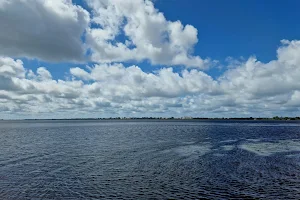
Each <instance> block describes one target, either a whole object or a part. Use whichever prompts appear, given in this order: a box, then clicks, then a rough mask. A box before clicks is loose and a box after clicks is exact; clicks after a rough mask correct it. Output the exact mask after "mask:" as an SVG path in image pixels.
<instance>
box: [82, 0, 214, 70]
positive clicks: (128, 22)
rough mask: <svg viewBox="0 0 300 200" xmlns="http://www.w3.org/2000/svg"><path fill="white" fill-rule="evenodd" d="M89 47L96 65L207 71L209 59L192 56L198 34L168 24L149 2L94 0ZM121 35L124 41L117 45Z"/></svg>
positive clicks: (88, 38) (190, 27) (186, 27)
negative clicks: (148, 65)
mask: <svg viewBox="0 0 300 200" xmlns="http://www.w3.org/2000/svg"><path fill="white" fill-rule="evenodd" d="M87 2H88V4H89V6H90V7H91V8H92V9H93V13H92V14H93V17H92V22H93V23H94V24H97V25H99V26H100V27H99V28H90V29H89V31H88V33H87V41H88V44H89V45H91V48H92V52H93V53H92V59H93V60H94V61H96V62H123V61H130V60H135V61H142V60H149V61H150V62H151V63H152V64H163V65H184V66H187V67H199V68H205V67H207V65H208V64H209V62H210V61H209V60H203V59H201V58H200V57H199V56H193V55H192V52H193V47H194V45H196V44H197V42H198V38H197V34H198V31H197V29H196V28H195V27H193V26H192V25H185V26H184V25H182V23H181V22H180V21H175V22H171V21H168V20H167V19H166V18H165V17H164V15H163V13H161V12H159V11H158V10H157V9H155V7H154V5H153V2H151V1H149V0H145V1H144V0H129V1H122V0H111V1H106V0H101V1H98V0H93V1H87ZM118 36H121V37H125V38H126V39H125V40H124V41H119V42H116V38H118Z"/></svg>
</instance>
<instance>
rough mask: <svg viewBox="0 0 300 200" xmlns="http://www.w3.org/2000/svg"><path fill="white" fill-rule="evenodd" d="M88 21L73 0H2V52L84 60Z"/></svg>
mask: <svg viewBox="0 0 300 200" xmlns="http://www.w3.org/2000/svg"><path fill="white" fill-rule="evenodd" d="M89 21H90V19H89V13H88V12H87V11H86V10H84V9H83V8H81V7H80V6H76V5H73V4H72V1H71V0H39V1H36V0H13V1H7V0H0V28H1V31H0V55H2V56H10V57H27V58H38V59H41V60H47V61H55V62H58V61H68V62H69V61H83V59H84V54H85V47H84V45H83V43H82V41H81V36H82V35H83V34H84V32H85V30H86V28H87V27H88V24H89Z"/></svg>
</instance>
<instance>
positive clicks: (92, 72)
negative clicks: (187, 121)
mask: <svg viewBox="0 0 300 200" xmlns="http://www.w3.org/2000/svg"><path fill="white" fill-rule="evenodd" d="M277 54H278V55H277V57H278V59H276V60H272V61H270V62H268V63H263V62H260V61H258V60H257V59H255V58H253V57H250V58H249V59H248V60H246V61H244V62H242V61H238V62H235V61H234V62H233V63H234V66H233V65H231V67H230V68H228V70H227V71H226V72H224V74H222V75H221V76H220V77H219V78H216V79H213V78H212V77H211V76H209V75H208V74H206V73H204V72H202V71H200V70H196V69H191V70H187V69H183V70H182V71H180V72H175V71H174V70H173V68H169V67H167V68H162V69H159V70H157V71H155V72H144V71H143V70H142V69H141V68H140V67H138V66H135V65H132V66H129V67H125V66H124V65H123V64H118V63H115V64H95V65H92V66H87V67H86V68H79V67H74V68H71V69H70V72H69V77H67V78H66V80H55V79H53V78H52V75H51V73H50V72H49V71H48V70H47V69H46V68H45V67H40V68H38V69H37V70H36V71H31V70H28V69H25V68H24V67H23V63H22V61H20V60H16V59H12V58H7V57H2V58H1V59H0V105H1V111H2V112H1V113H6V114H7V113H11V114H12V115H13V114H14V113H23V114H26V113H39V116H40V115H41V114H43V113H46V114H47V115H48V116H49V113H50V114H51V113H54V114H55V115H54V116H57V115H59V116H63V114H66V113H71V112H72V113H74V112H76V113H77V114H78V116H77V117H80V116H128V115H129V116H144V115H147V116H165V115H167V116H170V115H173V116H183V115H192V116H205V117H207V116H219V117H220V116H251V115H253V116H257V115H259V114H261V111H264V115H266V116H273V115H276V114H278V113H279V114H280V113H281V114H289V115H294V114H297V112H298V111H299V100H300V84H299V77H300V63H299V61H298V59H297V57H298V55H300V42H299V41H283V43H282V45H281V46H280V47H279V49H278V50H277ZM45 105H47V106H45ZM59 113H60V114H59ZM47 115H46V116H47ZM50 116H51V115H50ZM72 116H73V115H72ZM66 117H67V116H66Z"/></svg>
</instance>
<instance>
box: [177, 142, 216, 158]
mask: <svg viewBox="0 0 300 200" xmlns="http://www.w3.org/2000/svg"><path fill="white" fill-rule="evenodd" d="M174 151H175V152H176V153H178V154H179V155H180V156H203V155H205V154H207V153H209V152H210V151H211V145H210V144H208V143H202V144H198V145H186V146H181V147H178V148H175V149H174Z"/></svg>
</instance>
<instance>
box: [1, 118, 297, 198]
mask: <svg viewBox="0 0 300 200" xmlns="http://www.w3.org/2000/svg"><path fill="white" fill-rule="evenodd" d="M0 144H1V145H0V199H12V200H18V199H20V200H21V199H22V200H23V199H101V198H103V199H169V198H170V199H199V198H203V199H205V198H206V199H300V123H298V122H289V123H288V122H268V121H265V122H264V121H196V120H193V121H187V120H186V121H155V120H151V121H146V120H135V121H134V120H133V121H86V120H83V121H79V120H76V121H69V120H68V121H1V122H0Z"/></svg>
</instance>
